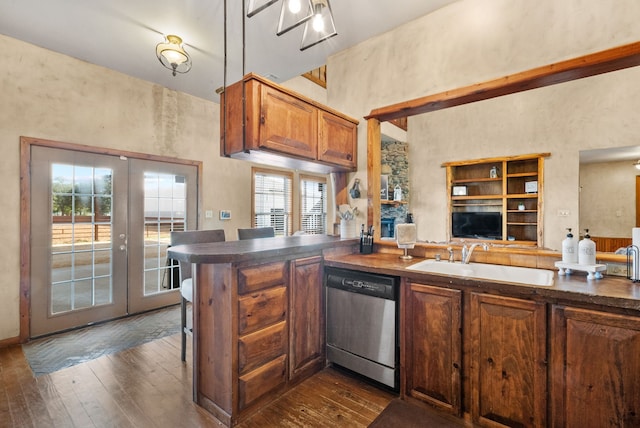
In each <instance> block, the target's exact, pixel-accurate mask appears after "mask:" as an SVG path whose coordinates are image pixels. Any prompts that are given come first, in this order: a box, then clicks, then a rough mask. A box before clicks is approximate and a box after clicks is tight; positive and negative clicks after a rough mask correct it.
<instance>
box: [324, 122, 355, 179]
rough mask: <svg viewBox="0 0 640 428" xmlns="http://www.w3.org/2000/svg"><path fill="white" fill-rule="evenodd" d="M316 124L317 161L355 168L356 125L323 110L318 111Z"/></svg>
mask: <svg viewBox="0 0 640 428" xmlns="http://www.w3.org/2000/svg"><path fill="white" fill-rule="evenodd" d="M318 123H319V124H318V126H319V134H318V160H320V161H323V162H330V163H333V164H337V165H342V166H345V167H347V168H355V167H356V161H357V159H356V150H357V143H358V141H357V139H358V128H357V126H356V124H355V123H353V122H349V121H348V120H345V119H343V118H341V117H339V116H336V115H334V114H332V113H329V112H326V111H323V110H319V111H318Z"/></svg>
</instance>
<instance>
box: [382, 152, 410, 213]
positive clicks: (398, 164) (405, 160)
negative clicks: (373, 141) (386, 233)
mask: <svg viewBox="0 0 640 428" xmlns="http://www.w3.org/2000/svg"><path fill="white" fill-rule="evenodd" d="M381 147H382V153H381V163H382V172H383V174H387V175H388V176H389V199H391V200H392V199H393V190H394V188H395V186H396V185H398V184H399V185H400V187H401V188H402V200H403V201H407V202H409V201H410V200H411V199H410V189H409V156H408V153H409V144H408V143H403V142H399V141H382V144H381ZM407 212H409V204H408V203H407V204H401V205H398V206H397V207H396V206H394V205H382V209H381V211H380V214H381V215H380V217H381V218H395V219H396V224H398V223H404V222H405V219H406V217H407Z"/></svg>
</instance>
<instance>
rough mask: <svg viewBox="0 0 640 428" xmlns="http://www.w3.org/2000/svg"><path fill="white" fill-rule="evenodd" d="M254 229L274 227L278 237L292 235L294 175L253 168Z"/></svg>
mask: <svg viewBox="0 0 640 428" xmlns="http://www.w3.org/2000/svg"><path fill="white" fill-rule="evenodd" d="M252 172H253V192H252V193H253V206H252V207H251V208H252V212H253V224H252V227H266V226H272V227H273V228H274V229H275V232H276V236H289V235H291V233H292V228H293V227H292V205H293V204H292V197H293V191H292V182H293V175H292V174H291V173H287V172H283V171H273V170H266V169H259V168H253V169H252Z"/></svg>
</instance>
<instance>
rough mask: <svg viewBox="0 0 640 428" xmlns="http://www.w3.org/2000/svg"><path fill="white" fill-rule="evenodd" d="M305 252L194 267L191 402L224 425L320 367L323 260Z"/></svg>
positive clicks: (314, 254)
mask: <svg viewBox="0 0 640 428" xmlns="http://www.w3.org/2000/svg"><path fill="white" fill-rule="evenodd" d="M307 254H309V256H308V257H301V258H299V259H293V260H277V261H269V262H264V261H263V262H261V263H250V262H243V263H237V264H234V263H221V264H202V265H196V266H197V281H198V284H197V289H196V293H195V299H196V302H195V305H194V325H195V326H196V328H195V329H194V369H195V370H194V394H195V396H194V397H195V400H196V402H197V403H198V404H199V405H201V406H202V407H204V408H205V409H206V410H208V411H209V412H210V413H212V414H213V415H214V416H215V417H216V418H218V419H219V420H220V421H222V422H223V423H224V424H225V425H227V426H233V425H236V424H237V423H238V422H240V421H241V420H242V419H244V418H245V417H248V416H249V415H251V414H252V413H254V412H256V411H258V410H259V409H260V408H262V406H264V405H266V404H268V403H269V402H270V401H272V400H273V399H275V398H277V397H278V396H279V395H280V394H281V393H283V392H284V391H286V390H287V389H288V388H289V387H290V386H292V385H293V384H294V383H297V382H299V381H301V380H303V379H304V378H306V377H308V376H311V375H312V374H314V373H315V372H317V371H319V370H321V369H322V367H323V365H324V302H323V299H322V296H323V294H322V266H323V264H322V256H320V255H317V253H307ZM196 368H197V369H196Z"/></svg>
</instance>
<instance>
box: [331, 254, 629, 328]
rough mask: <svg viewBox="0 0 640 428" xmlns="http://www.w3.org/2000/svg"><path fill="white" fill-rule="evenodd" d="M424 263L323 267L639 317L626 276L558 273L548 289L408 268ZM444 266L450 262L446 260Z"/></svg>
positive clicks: (358, 261) (378, 261)
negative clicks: (589, 277) (607, 310)
mask: <svg viewBox="0 0 640 428" xmlns="http://www.w3.org/2000/svg"><path fill="white" fill-rule="evenodd" d="M422 260H425V259H424V258H420V257H414V258H413V260H408V261H405V260H401V259H400V258H399V257H398V255H397V254H388V253H374V254H367V255H362V254H350V255H341V256H339V257H336V256H326V257H325V261H324V264H325V266H333V267H340V268H345V269H355V270H362V271H367V272H373V273H381V274H387V275H395V276H400V277H406V278H410V279H412V280H415V281H420V282H423V283H427V284H433V285H437V286H444V287H450V288H457V289H465V290H468V291H481V292H494V293H498V294H502V295H509V296H514V297H523V298H535V299H539V300H543V301H546V302H551V303H557V304H569V305H571V304H580V305H586V306H594V307H596V306H599V307H601V306H607V307H611V308H618V309H622V310H624V311H633V312H634V313H635V312H636V311H637V312H638V313H635V315H640V283H633V282H632V281H631V280H629V279H626V278H625V277H619V276H607V275H605V277H604V278H602V279H591V280H589V279H587V277H586V275H585V274H583V273H578V272H576V273H573V274H571V275H558V274H557V272H556V274H555V276H554V285H553V286H550V287H548V286H534V285H523V284H513V283H507V282H504V283H496V282H487V281H486V280H479V279H470V278H465V277H453V276H448V275H438V274H435V273H424V272H417V271H414V270H408V269H406V267H407V266H410V265H412V264H414V263H418V262H420V261H422ZM441 263H447V262H446V261H443V262H441ZM458 263H459V262H458Z"/></svg>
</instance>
